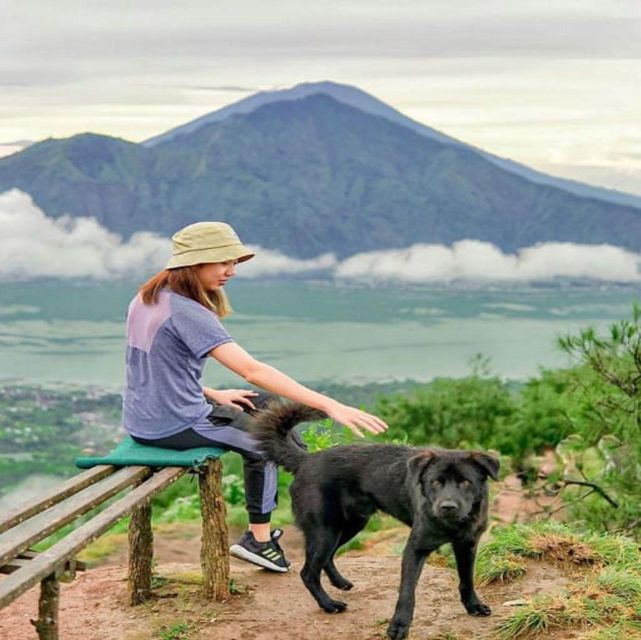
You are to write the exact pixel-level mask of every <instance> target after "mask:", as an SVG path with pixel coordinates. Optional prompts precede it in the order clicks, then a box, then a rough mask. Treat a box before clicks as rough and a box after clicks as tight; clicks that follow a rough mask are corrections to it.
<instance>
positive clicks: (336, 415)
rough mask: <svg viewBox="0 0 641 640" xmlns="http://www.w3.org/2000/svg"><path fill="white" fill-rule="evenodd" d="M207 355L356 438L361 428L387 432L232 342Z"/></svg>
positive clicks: (377, 420)
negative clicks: (316, 411)
mask: <svg viewBox="0 0 641 640" xmlns="http://www.w3.org/2000/svg"><path fill="white" fill-rule="evenodd" d="M209 355H210V356H211V357H212V358H215V359H216V360H218V362H220V363H221V364H222V365H224V366H225V367H227V368H228V369H230V370H231V371H233V372H234V373H236V374H237V375H239V376H241V377H242V378H244V379H245V380H247V382H249V383H250V384H253V385H256V386H257V387H261V388H263V389H266V390H267V391H271V392H272V393H276V394H278V395H280V396H283V397H285V398H289V399H290V400H295V401H296V402H301V403H302V404H306V405H307V406H309V407H313V408H314V409H320V410H321V411H323V412H325V413H326V414H327V415H328V416H329V417H330V418H332V419H333V420H336V422H340V423H341V424H343V425H345V426H346V427H347V428H348V429H350V430H351V431H352V432H353V433H355V434H356V435H358V436H360V437H363V433H362V432H361V429H365V430H366V431H369V432H371V433H382V432H383V431H385V430H386V429H387V424H385V422H383V421H382V420H381V419H380V418H378V417H377V416H374V415H372V414H370V413H367V412H366V411H361V410H360V409H356V408H355V407H349V406H347V405H345V404H342V403H340V402H338V401H336V400H334V399H332V398H330V397H329V396H326V395H323V394H322V393H318V392H317V391H314V390H312V389H309V388H308V387H306V386H304V385H302V384H300V383H299V382H296V380H294V379H293V378H290V377H289V376H288V375H286V374H284V373H283V372H282V371H279V370H278V369H276V368H275V367H272V366H271V365H268V364H265V363H264V362H260V361H259V360H256V359H255V358H254V357H253V356H251V355H250V354H249V353H247V351H245V350H244V349H243V348H242V347H241V346H239V345H238V344H236V343H235V342H226V343H224V344H221V345H220V346H218V347H216V348H215V349H212V350H211V351H210V352H209Z"/></svg>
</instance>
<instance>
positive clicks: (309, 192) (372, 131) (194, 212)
mask: <svg viewBox="0 0 641 640" xmlns="http://www.w3.org/2000/svg"><path fill="white" fill-rule="evenodd" d="M12 187H18V188H21V189H23V190H24V191H26V192H28V193H31V194H32V195H33V196H34V199H35V201H36V203H37V204H38V205H39V206H41V207H42V208H43V209H44V210H45V211H46V212H47V213H48V214H49V215H53V216H58V215H60V214H62V213H63V212H69V213H71V214H73V215H93V216H95V217H96V218H97V219H98V220H99V221H100V222H101V223H102V224H104V225H105V226H106V227H108V228H109V229H111V230H113V231H116V232H118V233H121V234H124V235H125V236H128V235H130V234H131V233H133V232H134V231H137V230H141V229H148V230H155V231H158V232H161V233H163V234H167V235H169V234H170V233H172V232H173V231H175V230H176V229H177V228H179V227H180V226H182V225H184V224H188V223H190V222H193V221H196V220H201V219H220V220H227V221H229V222H231V223H232V224H233V225H234V226H235V227H236V228H237V230H238V232H239V233H240V235H241V237H242V238H243V240H245V241H246V242H250V243H255V244H259V245H261V246H264V247H268V248H273V249H279V250H281V251H283V252H285V253H286V254H288V255H291V256H295V257H312V256H316V255H318V254H320V253H325V252H327V251H334V252H336V254H337V255H338V256H339V257H341V258H342V257H345V256H348V255H352V254H354V253H357V252H361V251H368V250H375V249H382V248H392V247H394V248H400V247H406V246H409V245H411V244H413V243H415V242H441V243H446V244H449V243H451V242H453V241H455V240H459V239H461V238H477V239H480V240H487V241H490V242H493V243H495V244H497V245H498V246H499V247H501V248H502V249H503V250H507V251H513V250H515V249H518V248H520V247H523V246H527V245H531V244H533V243H536V242H539V241H574V242H581V243H600V242H608V243H612V244H616V245H620V246H625V247H629V248H631V249H634V250H639V249H640V248H641V210H638V209H634V208H631V207H625V206H621V205H615V204H608V203H605V202H603V201H600V200H596V199H589V198H581V197H578V196H575V195H573V194H570V193H568V192H566V191H563V190H560V189H556V188H554V187H550V186H542V185H538V184H535V183H533V182H530V181H528V180H525V179H524V178H521V177H519V176H516V175H514V174H512V173H509V172H507V171H504V170H502V169H500V168H499V167H497V166H495V165H494V164H493V163H490V162H488V161H487V160H485V159H484V158H483V157H481V156H480V155H479V154H478V153H476V152H475V151H472V150H470V149H467V148H464V147H458V146H454V145H451V144H443V143H442V142H439V141H436V140H432V139H429V138H427V137H425V136H422V135H418V134H416V133H414V132H413V131H411V130H409V129H408V128H407V127H402V126H399V125H396V124H394V123H392V122H390V121H389V120H388V119H386V118H381V117H377V116H372V115H368V114H365V113H363V112H362V111H360V110H358V109H355V108H352V107H349V106H346V105H345V104H343V103H341V102H338V101H336V100H334V99H332V98H330V97H328V96H325V95H318V94H316V95H312V96H309V97H307V98H305V99H302V100H297V101H285V102H277V103H271V104H268V105H265V106H263V107H260V108H259V109H256V110H254V111H252V112H251V113H249V114H244V115H235V116H233V117H230V118H227V119H225V120H223V121H220V122H213V123H210V124H207V125H205V126H203V127H199V128H198V129H197V130H196V131H194V132H193V133H188V134H184V135H180V136H176V137H174V138H172V139H170V140H169V141H167V142H164V143H161V144H157V145H155V146H154V147H150V148H145V147H143V146H141V145H135V144H133V143H128V142H125V141H122V140H117V139H114V138H106V137H104V136H94V135H89V134H84V135H82V136H75V137H74V138H70V139H68V140H59V141H47V142H44V143H41V144H38V145H34V146H33V147H30V148H29V149H27V150H25V151H24V152H22V153H20V154H16V155H14V156H11V157H9V158H6V159H3V160H0V190H5V189H8V188H12Z"/></svg>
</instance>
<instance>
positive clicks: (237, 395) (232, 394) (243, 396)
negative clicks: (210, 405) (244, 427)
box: [203, 387, 259, 411]
mask: <svg viewBox="0 0 641 640" xmlns="http://www.w3.org/2000/svg"><path fill="white" fill-rule="evenodd" d="M203 393H204V394H205V397H206V398H209V399H210V400H213V401H214V402H217V403H218V404H226V405H229V406H231V407H234V408H235V409H240V410H241V411H242V410H243V408H244V407H249V408H250V409H256V407H255V406H254V403H253V402H252V401H251V400H250V398H251V397H253V396H257V395H259V394H258V393H257V392H256V391H251V390H250V389H222V390H220V391H219V390H217V389H211V388H210V387H203Z"/></svg>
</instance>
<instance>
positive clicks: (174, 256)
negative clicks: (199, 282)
mask: <svg viewBox="0 0 641 640" xmlns="http://www.w3.org/2000/svg"><path fill="white" fill-rule="evenodd" d="M171 240H172V243H173V247H172V252H171V258H170V259H169V262H168V263H167V266H166V267H165V269H177V268H178V267H189V266H191V265H194V264H201V263H203V262H226V261H227V260H238V262H244V261H245V260H249V259H250V258H253V257H254V255H255V254H254V253H253V252H252V251H250V250H249V249H248V248H247V247H245V246H244V245H243V244H242V242H241V241H240V239H239V237H238V236H237V235H236V232H235V231H234V230H233V229H232V227H231V226H230V225H228V224H227V223H226V222H196V223H194V224H190V225H188V226H186V227H184V228H183V229H181V230H180V231H177V232H176V233H174V235H173V236H172V237H171Z"/></svg>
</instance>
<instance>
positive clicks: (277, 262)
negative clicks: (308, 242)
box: [237, 245, 337, 278]
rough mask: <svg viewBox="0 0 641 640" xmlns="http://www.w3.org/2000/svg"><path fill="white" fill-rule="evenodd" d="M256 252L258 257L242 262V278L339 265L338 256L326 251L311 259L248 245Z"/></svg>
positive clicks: (318, 269)
mask: <svg viewBox="0 0 641 640" xmlns="http://www.w3.org/2000/svg"><path fill="white" fill-rule="evenodd" d="M248 246H249V247H250V248H251V250H252V251H255V252H256V257H255V258H252V259H251V260H249V261H248V262H245V263H243V264H242V266H241V267H240V268H239V269H238V272H237V274H238V276H239V277H241V278H257V277H260V276H270V275H276V274H279V273H290V274H291V273H305V272H308V271H325V270H327V269H332V268H334V267H335V266H336V265H337V260H336V256H335V255H334V254H333V253H324V254H322V255H320V256H317V257H316V258H312V259H311V260H297V259H295V258H288V257H287V256H285V255H283V254H282V253H280V251H273V250H271V249H264V248H262V247H258V246H254V245H248Z"/></svg>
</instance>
